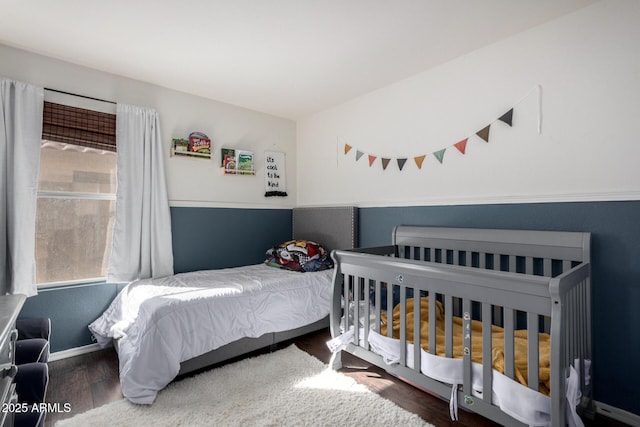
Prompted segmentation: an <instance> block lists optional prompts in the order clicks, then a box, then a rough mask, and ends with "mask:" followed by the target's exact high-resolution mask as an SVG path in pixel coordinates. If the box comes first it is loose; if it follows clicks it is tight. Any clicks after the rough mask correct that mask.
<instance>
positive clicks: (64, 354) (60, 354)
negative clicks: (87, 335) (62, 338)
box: [49, 344, 103, 362]
mask: <svg viewBox="0 0 640 427" xmlns="http://www.w3.org/2000/svg"><path fill="white" fill-rule="evenodd" d="M102 349H103V347H100V346H99V345H98V344H89V345H85V346H82V347H74V348H69V349H67V350H62V351H56V352H55V353H51V354H50V355H49V362H55V361H56V360H62V359H67V358H69V357H74V356H80V355H81V354H86V353H92V352H94V351H98V350H102Z"/></svg>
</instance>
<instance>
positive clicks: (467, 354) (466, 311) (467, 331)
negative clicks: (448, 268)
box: [462, 298, 473, 396]
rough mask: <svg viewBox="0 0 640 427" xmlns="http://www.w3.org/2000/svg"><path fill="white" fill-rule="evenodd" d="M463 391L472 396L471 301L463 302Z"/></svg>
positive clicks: (464, 300)
mask: <svg viewBox="0 0 640 427" xmlns="http://www.w3.org/2000/svg"><path fill="white" fill-rule="evenodd" d="M462 312H463V317H462V319H463V320H462V382H463V385H462V390H463V392H464V394H465V395H466V396H471V354H473V348H472V347H471V300H469V299H467V298H464V299H463V300H462Z"/></svg>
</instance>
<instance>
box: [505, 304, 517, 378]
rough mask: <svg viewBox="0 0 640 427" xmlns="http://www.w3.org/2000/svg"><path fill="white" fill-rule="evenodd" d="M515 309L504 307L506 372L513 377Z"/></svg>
mask: <svg viewBox="0 0 640 427" xmlns="http://www.w3.org/2000/svg"><path fill="white" fill-rule="evenodd" d="M514 325H515V310H513V309H510V308H506V307H505V308H504V374H505V375H506V376H508V377H509V378H511V379H513V373H514V363H515V362H514V357H515V351H514V339H513V337H514V336H513V334H514V329H515V328H514Z"/></svg>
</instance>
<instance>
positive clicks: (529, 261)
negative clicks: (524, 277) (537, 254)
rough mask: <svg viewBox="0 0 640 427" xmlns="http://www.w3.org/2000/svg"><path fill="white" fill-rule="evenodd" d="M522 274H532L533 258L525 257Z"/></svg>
mask: <svg viewBox="0 0 640 427" xmlns="http://www.w3.org/2000/svg"><path fill="white" fill-rule="evenodd" d="M524 274H533V257H530V256H528V257H526V258H525V260H524Z"/></svg>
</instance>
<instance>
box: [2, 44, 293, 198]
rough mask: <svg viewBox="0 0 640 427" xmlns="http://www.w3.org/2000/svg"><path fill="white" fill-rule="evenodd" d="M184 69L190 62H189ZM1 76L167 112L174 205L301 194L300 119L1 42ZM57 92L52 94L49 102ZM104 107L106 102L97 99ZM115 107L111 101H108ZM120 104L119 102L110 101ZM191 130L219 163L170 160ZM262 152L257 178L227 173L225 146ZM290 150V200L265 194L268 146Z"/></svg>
mask: <svg viewBox="0 0 640 427" xmlns="http://www.w3.org/2000/svg"><path fill="white" fill-rule="evenodd" d="M185 66H188V65H187V64H185ZM0 76H3V77H8V78H12V79H15V80H20V81H23V82H27V83H31V84H35V85H40V86H43V87H46V88H51V89H56V90H60V91H66V92H71V93H76V94H80V95H85V96H90V97H94V98H99V99H105V100H110V101H117V102H121V103H125V104H133V105H140V106H147V107H151V108H154V109H156V111H158V113H159V115H160V122H161V126H162V136H163V140H164V144H165V147H166V153H167V154H166V159H165V165H166V170H167V179H168V184H167V186H168V191H169V199H170V202H171V204H172V205H173V206H214V207H246V208H253V207H260V208H290V207H293V206H295V203H296V200H295V194H296V182H295V175H296V164H295V159H296V152H295V150H296V146H295V138H296V124H295V122H293V121H291V120H285V119H281V118H278V117H274V116H270V115H266V114H262V113H258V112H255V111H251V110H247V109H243V108H238V107H235V106H232V105H229V104H224V103H221V102H216V101H212V100H208V99H204V98H201V97H197V96H193V95H188V94H185V93H181V92H177V91H174V90H169V89H166V88H162V87H159V86H155V85H151V84H148V83H144V82H140V81H136V80H132V79H128V78H123V77H119V76H115V75H113V74H108V73H104V72H100V71H96V70H93V69H89V68H85V67H81V66H77V65H73V64H70V63H67V62H63V61H58V60H55V59H52V58H48V57H45V56H40V55H36V54H32V53H28V52H26V51H22V50H18V49H13V48H10V47H7V46H4V45H0ZM49 96H53V95H52V94H51V93H50V92H46V93H45V99H47V97H49ZM93 104H94V105H96V108H99V107H100V106H99V104H100V103H93ZM102 106H106V107H109V106H110V104H106V105H102ZM111 108H113V106H111ZM191 131H201V132H204V133H206V134H207V135H208V136H209V137H210V138H211V140H212V143H213V153H214V158H213V159H212V160H202V159H189V158H187V159H185V158H176V157H170V156H169V153H170V148H171V138H172V137H174V136H175V137H187V136H188V134H189V133H190V132H191ZM221 147H229V148H240V149H246V150H252V151H254V153H255V159H256V168H257V174H256V176H254V177H247V176H224V175H222V174H221V173H220V169H219V165H220V148H221ZM265 150H274V151H282V152H285V153H286V173H287V190H288V194H289V196H288V197H271V198H265V197H264V193H265V185H264V151H265Z"/></svg>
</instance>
